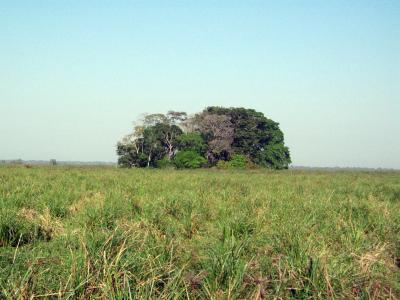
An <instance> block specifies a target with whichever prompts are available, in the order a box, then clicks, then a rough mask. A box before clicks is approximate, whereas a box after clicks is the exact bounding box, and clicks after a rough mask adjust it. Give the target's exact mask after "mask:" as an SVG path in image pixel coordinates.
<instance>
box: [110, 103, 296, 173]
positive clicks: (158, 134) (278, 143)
mask: <svg viewBox="0 0 400 300" xmlns="http://www.w3.org/2000/svg"><path fill="white" fill-rule="evenodd" d="M182 128H186V129H187V130H191V131H190V132H189V133H184V132H183V131H182ZM178 151H180V152H182V151H194V152H196V153H198V154H200V155H201V156H203V157H205V158H206V159H207V160H208V165H211V166H212V165H216V164H218V167H219V168H228V167H232V168H244V166H243V165H244V162H243V159H242V160H240V161H239V160H235V159H234V160H233V161H232V163H230V164H227V165H225V163H223V162H220V163H218V162H219V161H225V160H228V159H229V158H230V157H231V156H232V154H237V155H242V156H245V157H248V158H249V160H248V161H247V162H246V163H245V165H247V167H249V166H250V165H253V166H254V164H255V165H258V166H262V167H266V168H270V169H287V168H288V166H289V164H290V162H291V159H290V153H289V149H288V148H287V147H286V146H285V144H284V137H283V133H282V131H281V130H280V129H279V124H278V123H276V122H274V121H272V120H270V119H268V118H266V117H265V116H264V114H263V113H261V112H257V111H255V110H254V109H245V108H224V107H214V106H213V107H208V108H206V109H205V110H204V111H203V112H202V113H200V114H197V115H195V116H194V117H192V118H190V119H187V115H186V113H184V112H173V111H172V112H168V114H167V115H163V114H152V115H147V116H146V117H145V118H144V121H143V124H142V125H139V126H136V127H135V129H134V131H133V133H131V134H130V135H128V136H126V137H125V138H124V140H123V141H121V142H119V143H118V145H117V154H118V157H119V158H118V165H119V166H122V167H128V168H131V167H159V166H161V165H162V163H161V165H160V164H159V163H157V162H158V161H159V160H162V159H163V158H164V157H167V158H168V159H170V160H171V159H173V158H174V156H175V155H176V153H178ZM237 159H239V158H237ZM178 160H179V159H178Z"/></svg>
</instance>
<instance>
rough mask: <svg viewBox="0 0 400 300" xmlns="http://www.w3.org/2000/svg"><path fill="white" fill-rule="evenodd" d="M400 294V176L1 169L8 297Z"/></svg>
mask: <svg viewBox="0 0 400 300" xmlns="http://www.w3.org/2000/svg"><path fill="white" fill-rule="evenodd" d="M32 297H53V298H58V297H59V298H81V299H88V298H107V299H112V298H114V299H130V298H132V299H149V298H153V299H154V298H162V299H181V298H190V299H193V298H199V299H200V298H201V299H204V298H205V299H263V298H267V299H271V298H272V299H273V298H276V299H288V298H295V299H309V298H334V299H369V298H372V299H381V298H382V299H388V298H389V299H398V298H399V297H400V173H398V172H382V173H378V172H376V173H374V172H304V171H290V170H289V171H282V172H272V171H260V170H254V171H235V172H232V171H218V170H196V171H173V170H171V171H170V170H122V169H116V168H107V167H102V168H100V167H99V168H96V167H92V168H89V167H85V168H83V167H82V168H80V167H53V168H52V167H31V168H26V167H23V166H13V167H10V166H8V167H7V166H3V167H0V298H10V299H15V298H22V299H30V298H32Z"/></svg>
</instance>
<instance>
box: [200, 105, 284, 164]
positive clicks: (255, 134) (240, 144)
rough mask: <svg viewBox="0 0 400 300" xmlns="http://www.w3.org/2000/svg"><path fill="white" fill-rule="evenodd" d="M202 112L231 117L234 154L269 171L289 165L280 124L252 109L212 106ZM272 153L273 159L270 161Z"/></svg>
mask: <svg viewBox="0 0 400 300" xmlns="http://www.w3.org/2000/svg"><path fill="white" fill-rule="evenodd" d="M205 112H207V113H209V114H216V115H222V116H229V117H230V121H231V123H232V126H233V128H234V133H233V141H232V149H233V152H234V153H237V154H244V155H247V156H248V157H249V158H250V159H251V160H252V161H253V162H254V163H256V164H259V165H263V166H268V167H270V168H279V169H282V168H287V167H288V166H289V164H290V162H291V160H290V153H289V149H288V148H287V147H286V146H285V145H284V137H283V133H282V131H281V130H280V129H279V123H277V122H275V121H273V120H271V119H268V118H266V117H265V116H264V114H263V113H261V112H257V111H255V110H254V109H246V108H224V107H216V106H212V107H208V108H206V109H205ZM267 153H268V155H267ZM277 153H280V155H278V154H277ZM272 154H273V156H274V157H275V159H271V155H272Z"/></svg>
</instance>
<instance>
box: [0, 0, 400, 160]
mask: <svg viewBox="0 0 400 300" xmlns="http://www.w3.org/2000/svg"><path fill="white" fill-rule="evenodd" d="M209 105H221V106H244V107H250V108H255V109H257V110H259V111H262V112H264V114H265V115H266V116H268V117H269V118H272V119H273V120H275V121H277V122H279V123H280V125H281V129H282V130H283V131H284V133H285V138H286V144H287V145H288V146H289V147H290V150H291V154H292V160H293V164H294V165H308V166H356V167H392V168H400V1H398V0H394V1H385V0H377V1H367V0H364V1H356V0H355V1H325V0H324V1H322V0H321V1H40V0H39V1H11V0H9V1H1V5H0V109H1V115H0V159H12V158H23V159H45V160H47V159H50V158H56V159H58V160H82V161H93V160H102V161H115V160H116V155H115V144H116V142H117V140H119V139H120V138H121V137H122V136H123V135H124V134H126V133H128V132H129V131H130V130H131V127H132V121H134V120H135V119H136V118H137V117H138V116H139V115H140V114H142V113H144V112H148V113H155V112H166V111H167V110H170V109H172V110H184V111H187V112H189V113H191V112H196V111H200V110H201V109H202V108H204V107H206V106H209Z"/></svg>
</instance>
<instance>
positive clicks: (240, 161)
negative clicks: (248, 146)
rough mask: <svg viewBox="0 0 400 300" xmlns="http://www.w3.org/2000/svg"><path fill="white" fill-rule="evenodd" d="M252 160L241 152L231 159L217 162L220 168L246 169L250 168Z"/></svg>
mask: <svg viewBox="0 0 400 300" xmlns="http://www.w3.org/2000/svg"><path fill="white" fill-rule="evenodd" d="M250 166H251V162H249V161H248V159H247V157H246V156H244V155H241V154H235V155H233V156H232V158H231V159H230V160H229V161H226V160H220V161H218V163H217V168H218V169H246V168H250Z"/></svg>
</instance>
